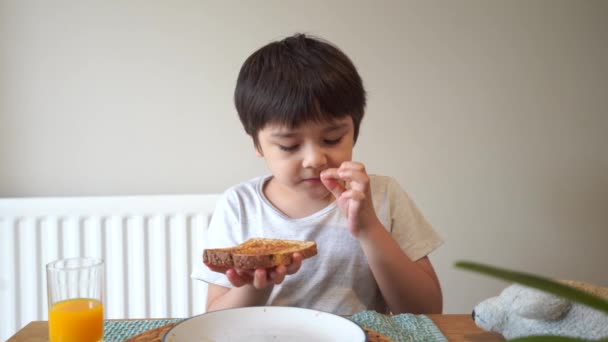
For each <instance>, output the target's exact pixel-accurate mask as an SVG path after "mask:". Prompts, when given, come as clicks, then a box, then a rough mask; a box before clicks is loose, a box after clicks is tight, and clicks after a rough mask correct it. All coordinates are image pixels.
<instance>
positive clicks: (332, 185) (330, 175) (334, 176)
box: [320, 169, 346, 198]
mask: <svg viewBox="0 0 608 342" xmlns="http://www.w3.org/2000/svg"><path fill="white" fill-rule="evenodd" d="M320 178H321V182H322V183H323V185H324V186H325V187H326V188H327V190H329V191H330V192H331V193H332V194H333V195H334V196H335V197H336V198H338V197H340V195H341V194H342V193H343V192H344V190H345V189H346V188H345V186H344V184H343V182H342V181H341V180H340V177H339V176H338V169H327V170H324V171H323V172H321V176H320Z"/></svg>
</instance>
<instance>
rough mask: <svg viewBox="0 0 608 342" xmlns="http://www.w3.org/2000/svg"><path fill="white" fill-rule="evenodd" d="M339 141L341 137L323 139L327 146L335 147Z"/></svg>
mask: <svg viewBox="0 0 608 342" xmlns="http://www.w3.org/2000/svg"><path fill="white" fill-rule="evenodd" d="M340 140H342V137H339V138H338V139H325V140H324V142H325V143H326V144H327V145H337V144H338V143H339V142H340Z"/></svg>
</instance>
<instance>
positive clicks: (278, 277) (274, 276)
mask: <svg viewBox="0 0 608 342" xmlns="http://www.w3.org/2000/svg"><path fill="white" fill-rule="evenodd" d="M286 274H287V268H286V267H285V265H279V266H277V267H276V268H275V269H274V270H273V271H272V272H270V279H271V280H272V282H273V283H275V284H276V285H278V284H280V283H282V282H283V280H285V275H286Z"/></svg>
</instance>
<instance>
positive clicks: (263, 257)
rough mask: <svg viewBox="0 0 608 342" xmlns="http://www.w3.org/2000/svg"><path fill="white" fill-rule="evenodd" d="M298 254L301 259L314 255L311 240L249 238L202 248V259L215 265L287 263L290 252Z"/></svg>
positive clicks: (313, 244)
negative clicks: (230, 244) (228, 245)
mask: <svg viewBox="0 0 608 342" xmlns="http://www.w3.org/2000/svg"><path fill="white" fill-rule="evenodd" d="M294 253H300V255H302V258H303V259H306V258H310V257H312V256H315V255H316V254H317V244H316V243H315V242H314V241H295V240H282V239H266V238H253V239H249V240H247V241H245V242H243V243H242V244H240V245H238V246H235V247H229V248H214V249H206V250H205V251H204V252H203V262H204V263H205V265H208V266H215V267H219V268H238V269H256V268H271V267H275V266H278V265H289V264H291V263H292V262H293V254H294Z"/></svg>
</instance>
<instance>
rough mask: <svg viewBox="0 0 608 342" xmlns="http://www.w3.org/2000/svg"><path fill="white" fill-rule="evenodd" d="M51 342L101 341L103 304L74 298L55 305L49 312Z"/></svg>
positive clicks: (97, 301)
mask: <svg viewBox="0 0 608 342" xmlns="http://www.w3.org/2000/svg"><path fill="white" fill-rule="evenodd" d="M49 338H50V341H51V342H97V341H101V340H102V339H103V304H102V303H101V302H100V301H99V300H97V299H89V298H76V299H68V300H64V301H61V302H57V303H55V304H54V305H53V306H52V307H51V309H50V310H49Z"/></svg>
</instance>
